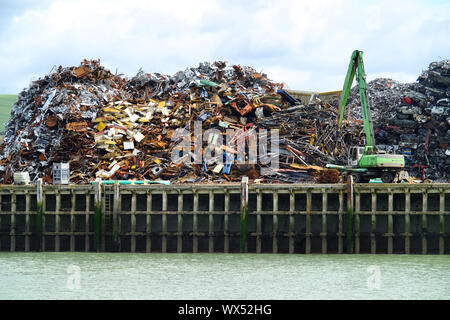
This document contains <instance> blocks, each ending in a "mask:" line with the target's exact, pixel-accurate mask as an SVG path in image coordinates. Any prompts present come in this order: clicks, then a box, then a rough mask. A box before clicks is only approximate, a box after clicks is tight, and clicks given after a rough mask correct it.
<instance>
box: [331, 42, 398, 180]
mask: <svg viewBox="0 0 450 320" xmlns="http://www.w3.org/2000/svg"><path fill="white" fill-rule="evenodd" d="M355 75H356V78H357V81H358V87H359V96H360V99H361V111H362V118H363V123H364V133H365V136H366V144H365V146H364V147H361V146H353V147H351V148H350V150H349V153H348V163H347V166H335V167H336V168H338V169H340V170H342V171H345V172H346V174H347V175H351V176H352V177H353V181H354V182H367V181H369V180H370V179H371V178H381V180H382V181H383V182H384V183H390V182H393V181H394V178H395V177H396V175H397V174H400V173H403V172H402V168H403V167H404V166H405V158H404V157H403V156H402V155H398V154H386V153H382V152H380V151H377V149H376V145H375V136H374V133H373V124H372V116H371V114H370V112H371V110H370V106H369V103H368V99H367V92H366V74H365V72H364V63H363V53H362V51H359V50H355V51H353V54H352V57H351V59H350V65H349V67H348V71H347V76H346V77H345V82H344V87H343V89H342V93H341V96H340V100H339V118H338V128H340V127H341V125H342V121H343V118H344V111H345V106H346V104H347V99H348V95H349V93H350V88H351V86H352V83H353V79H354V78H355ZM338 130H339V129H338Z"/></svg>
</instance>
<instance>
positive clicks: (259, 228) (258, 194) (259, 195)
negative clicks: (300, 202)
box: [256, 189, 275, 253]
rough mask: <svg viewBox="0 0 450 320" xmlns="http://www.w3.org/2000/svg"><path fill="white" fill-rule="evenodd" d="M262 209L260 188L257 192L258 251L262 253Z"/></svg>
mask: <svg viewBox="0 0 450 320" xmlns="http://www.w3.org/2000/svg"><path fill="white" fill-rule="evenodd" d="M274 198H275V194H274ZM272 206H273V205H272ZM261 211H262V193H261V190H259V189H258V193H257V194H256V253H261Z"/></svg>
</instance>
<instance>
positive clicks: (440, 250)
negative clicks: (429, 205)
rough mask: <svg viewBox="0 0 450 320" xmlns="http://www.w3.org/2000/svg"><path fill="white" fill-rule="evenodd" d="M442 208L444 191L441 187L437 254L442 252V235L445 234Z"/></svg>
mask: <svg viewBox="0 0 450 320" xmlns="http://www.w3.org/2000/svg"><path fill="white" fill-rule="evenodd" d="M444 210H445V193H444V190H442V189H441V193H440V195H439V254H444V249H445V248H444V246H445V241H444V236H445V225H444V221H445V220H444Z"/></svg>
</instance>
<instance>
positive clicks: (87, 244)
mask: <svg viewBox="0 0 450 320" xmlns="http://www.w3.org/2000/svg"><path fill="white" fill-rule="evenodd" d="M85 209H86V215H85V226H86V227H85V230H86V236H85V238H84V251H86V252H89V251H91V248H90V241H89V232H90V223H89V216H90V211H91V210H90V209H91V194H90V192H89V191H88V192H86V208H85Z"/></svg>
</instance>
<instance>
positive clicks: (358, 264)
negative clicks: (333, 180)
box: [0, 252, 450, 300]
mask: <svg viewBox="0 0 450 320" xmlns="http://www.w3.org/2000/svg"><path fill="white" fill-rule="evenodd" d="M0 299H6V300H9V299H15V300H16V299H18V300H21V299H44V300H46V299H156V300H159V299H164V300H173V299H183V300H184V299H195V300H196V299H244V300H245V299H252V300H253V299H274V300H287V299H289V300H298V299H313V300H315V299H325V300H327V299H338V300H348V299H363V300H372V299H445V300H448V299H450V256H449V255H380V254H378V255H315V254H312V255H284V254H158V253H152V254H132V253H54V252H53V253H52V252H49V253H38V252H32V253H23V252H21V253H14V252H0Z"/></svg>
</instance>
